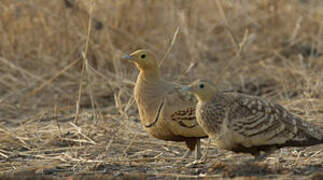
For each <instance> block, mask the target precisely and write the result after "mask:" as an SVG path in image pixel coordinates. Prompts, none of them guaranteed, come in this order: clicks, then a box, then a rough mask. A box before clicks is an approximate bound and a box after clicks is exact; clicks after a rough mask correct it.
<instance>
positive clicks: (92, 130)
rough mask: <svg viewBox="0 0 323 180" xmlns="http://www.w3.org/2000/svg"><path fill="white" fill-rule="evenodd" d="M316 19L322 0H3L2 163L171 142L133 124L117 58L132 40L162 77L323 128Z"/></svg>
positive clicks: (127, 83) (128, 89)
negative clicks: (247, 97) (240, 97)
mask: <svg viewBox="0 0 323 180" xmlns="http://www.w3.org/2000/svg"><path fill="white" fill-rule="evenodd" d="M322 19H323V2H322V1H320V0H311V1H304V0H290V1H283V0H276V1H271V0H252V1H251V0H248V1H241V0H236V1H234V0H218V1H215V0H205V1H193V0H174V1H153V0H144V1H140V0H131V1H127V0H110V1H105V0H78V1H76V0H55V1H44V0H25V1H21V0H10V1H0V136H1V138H0V144H1V145H0V149H2V151H1V150H0V152H2V153H3V154H4V155H3V156H2V158H3V160H2V162H7V161H8V158H10V157H11V155H13V154H11V153H13V152H21V151H26V152H30V151H33V152H35V151H37V152H38V151H39V152H40V151H41V150H43V149H48V148H52V149H56V148H58V147H60V148H62V147H66V149H65V150H62V151H64V153H67V154H68V153H71V152H72V151H74V152H75V151H76V150H75V149H73V148H74V147H79V148H80V147H82V148H80V150H77V151H76V152H78V153H77V154H74V153H71V155H70V157H67V156H64V157H61V156H62V155H61V154H64V153H59V154H56V155H57V156H59V157H60V158H66V159H69V158H71V157H73V158H80V157H82V158H85V159H87V158H93V157H94V158H98V157H100V158H99V159H105V158H106V159H108V160H109V158H110V159H111V157H112V156H114V157H119V158H121V157H124V153H125V154H127V153H130V152H132V153H133V151H139V150H138V148H137V149H136V148H135V149H133V150H132V149H131V148H132V146H131V148H130V147H128V146H130V145H129V144H130V139H131V138H134V137H135V138H134V139H136V137H137V140H138V137H140V136H142V137H143V139H145V138H146V139H147V142H155V141H158V143H159V144H157V145H156V146H158V147H159V148H160V147H161V146H164V145H165V144H166V145H167V146H176V145H175V144H172V143H165V142H162V141H159V140H155V139H153V138H151V137H149V136H148V135H147V134H146V133H145V132H144V131H143V129H142V127H141V125H140V123H139V117H138V113H137V107H136V104H135V103H134V99H133V87H134V83H135V80H136V77H137V74H138V70H137V69H136V68H135V66H134V65H133V64H129V63H128V62H124V61H123V60H122V59H121V57H122V56H123V55H125V54H127V53H131V52H132V51H134V50H137V49H139V48H147V49H151V50H152V51H154V52H155V53H156V55H157V57H158V58H159V59H160V63H161V69H162V76H163V78H164V79H167V80H171V81H175V82H179V83H183V84H185V83H189V82H191V81H193V80H195V79H197V78H204V79H209V80H212V81H214V82H217V85H218V87H219V89H223V90H230V91H237V92H242V93H246V94H251V95H257V96H261V97H263V98H266V99H269V100H271V101H274V102H277V103H280V104H282V105H284V106H285V107H286V108H287V109H288V110H290V111H292V112H293V113H295V114H298V115H299V116H301V117H303V118H305V119H307V120H309V121H312V122H313V123H316V124H320V125H323V56H322V47H323V44H322V42H323V26H322V25H323V21H322ZM120 135H123V136H120ZM81 140H84V142H83V141H81ZM117 142H118V143H119V144H118V143H117ZM131 142H132V141H131ZM147 142H146V144H147ZM114 143H116V144H118V145H115V146H114V145H113V144H114ZM132 143H133V142H132ZM137 143H140V142H137ZM131 145H132V144H131ZM90 147H92V148H91V149H90ZM113 147H115V151H113ZM125 147H128V149H127V152H123V153H121V155H120V153H119V151H118V148H119V150H120V148H121V149H124V148H125ZM144 147H145V146H143V147H142V148H144ZM176 147H177V146H176ZM83 148H89V149H87V150H88V151H91V153H90V154H92V155H91V156H88V155H87V154H86V153H85V152H88V151H85V150H84V149H83ZM177 148H180V151H182V150H184V149H183V148H181V147H180V146H179V147H177ZM84 151H85V152H84ZM92 151H95V152H92ZM53 152H55V153H56V151H54V150H53ZM60 152H61V151H60ZM40 154H41V153H40ZM49 154H50V153H49ZM130 154H131V153H130ZM65 155H66V154H65ZM119 155H120V156H119ZM43 156H44V157H46V158H44V159H46V160H48V164H53V163H52V162H53V159H50V158H49V159H47V155H44V154H43ZM54 156H55V155H53V157H54ZM55 157H56V156H55ZM125 157H128V156H125ZM0 159H1V157H0ZM40 159H41V158H40ZM44 159H43V160H44ZM54 159H55V158H54ZM55 160H57V159H55ZM12 161H15V162H16V161H17V164H16V167H17V168H18V167H20V168H22V169H24V168H23V166H22V165H21V164H19V163H18V162H20V161H19V160H17V159H12ZM24 161H25V160H24ZM34 161H35V159H33V158H31V159H30V160H28V162H30V163H29V166H31V167H34V166H37V164H35V163H34ZM38 161H40V160H39V159H38V160H37V162H38ZM41 162H43V161H41ZM21 163H22V162H21ZM60 163H61V161H57V164H60ZM70 163H71V164H70V165H66V166H68V167H69V166H74V165H75V163H76V161H72V160H71V161H70ZM96 163H97V162H96ZM40 164H41V165H42V166H45V165H44V164H46V163H40ZM90 164H91V163H90ZM38 165H39V163H38ZM64 167H65V165H64ZM80 167H83V166H81V165H80ZM95 167H96V166H95ZM18 169H19V168H18ZM81 169H82V168H81ZM0 170H2V171H4V172H9V171H11V170H12V167H11V166H10V165H6V166H3V168H2V169H1V168H0Z"/></svg>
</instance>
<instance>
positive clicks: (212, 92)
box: [184, 80, 323, 154]
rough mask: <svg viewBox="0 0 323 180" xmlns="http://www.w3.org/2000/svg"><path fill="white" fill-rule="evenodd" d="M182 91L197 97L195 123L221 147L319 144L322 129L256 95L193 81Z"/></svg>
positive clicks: (254, 148)
mask: <svg viewBox="0 0 323 180" xmlns="http://www.w3.org/2000/svg"><path fill="white" fill-rule="evenodd" d="M184 90H187V91H190V92H192V93H193V94H194V95H195V96H196V98H197V100H198V103H197V106H196V118H197V122H198V124H199V125H200V126H201V127H202V128H203V130H204V131H205V132H206V133H207V134H208V135H209V137H210V138H212V140H215V144H216V145H217V146H218V147H219V148H222V149H226V150H232V151H235V152H250V153H252V154H257V153H258V152H259V150H266V149H268V148H270V149H271V147H283V146H309V145H315V144H320V143H323V129H322V128H321V127H319V126H316V125H314V124H312V123H309V122H307V121H305V120H303V119H301V118H300V117H297V116H296V115H294V114H292V113H290V112H288V111H287V110H286V109H285V108H284V107H282V106H281V105H279V104H274V103H270V102H268V101H266V100H263V99H261V98H259V97H254V96H249V95H244V94H239V93H232V92H231V93H224V92H220V91H218V90H217V89H216V87H215V85H213V84H212V83H211V82H209V81H205V80H197V81H195V82H193V83H192V84H190V85H188V86H186V87H185V88H184Z"/></svg>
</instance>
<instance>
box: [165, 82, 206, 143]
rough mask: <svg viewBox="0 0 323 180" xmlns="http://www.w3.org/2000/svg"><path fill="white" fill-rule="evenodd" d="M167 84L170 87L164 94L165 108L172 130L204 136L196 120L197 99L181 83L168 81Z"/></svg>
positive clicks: (193, 135)
mask: <svg viewBox="0 0 323 180" xmlns="http://www.w3.org/2000/svg"><path fill="white" fill-rule="evenodd" d="M169 86H171V87H172V88H171V89H170V90H169V91H168V92H167V94H166V97H165V100H166V102H165V108H167V110H166V114H168V115H169V116H170V122H171V124H172V125H173V127H172V129H173V132H175V133H176V134H177V135H182V136H187V137H205V136H206V134H205V133H204V131H203V130H202V128H201V127H200V126H199V125H198V123H197V121H196V114H195V109H196V107H195V106H196V103H197V100H196V99H195V98H194V96H193V95H192V94H191V93H189V92H186V91H184V90H183V86H182V85H179V84H175V83H170V84H169Z"/></svg>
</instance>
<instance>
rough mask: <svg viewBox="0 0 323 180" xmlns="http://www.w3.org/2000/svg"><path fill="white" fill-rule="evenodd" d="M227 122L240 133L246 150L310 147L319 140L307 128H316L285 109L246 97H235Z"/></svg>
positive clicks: (238, 138) (238, 136) (240, 139)
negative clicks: (266, 147)
mask: <svg viewBox="0 0 323 180" xmlns="http://www.w3.org/2000/svg"><path fill="white" fill-rule="evenodd" d="M227 120H228V121H227V122H228V123H227V127H228V128H229V129H230V130H232V131H233V132H234V133H235V134H237V136H236V138H237V139H236V141H237V142H238V143H240V144H241V145H243V146H245V147H252V146H262V145H281V146H284V145H287V146H289V145H291V146H292V145H302V144H303V145H306V144H312V143H313V140H314V141H315V139H316V141H317V140H318V138H319V137H318V136H317V135H315V133H314V134H313V133H310V132H309V131H310V130H308V129H307V128H308V127H312V128H314V127H315V126H313V125H312V124H310V123H308V122H306V121H304V120H302V119H300V118H298V117H296V116H295V115H293V114H291V113H290V112H288V111H287V110H286V109H285V108H283V107H282V106H280V105H278V104H273V103H269V102H267V101H264V100H262V99H260V98H257V97H252V96H247V95H242V94H238V95H235V98H234V100H233V101H232V104H231V106H230V108H229V110H228V114H227ZM314 129H316V127H315V128H314ZM316 130H317V129H316ZM317 131H319V130H317ZM317 134H319V133H317ZM314 144H315V143H314Z"/></svg>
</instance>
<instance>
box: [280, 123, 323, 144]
mask: <svg viewBox="0 0 323 180" xmlns="http://www.w3.org/2000/svg"><path fill="white" fill-rule="evenodd" d="M295 120H296V126H297V134H296V136H295V137H294V138H293V139H291V140H289V141H288V142H286V143H287V144H290V145H291V146H310V145H315V144H322V143H323V128H322V127H320V126H317V125H315V124H312V123H310V122H308V121H304V120H302V119H301V118H298V117H295Z"/></svg>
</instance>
